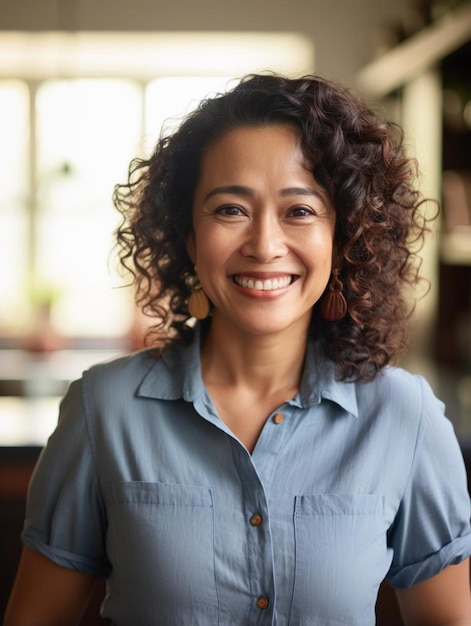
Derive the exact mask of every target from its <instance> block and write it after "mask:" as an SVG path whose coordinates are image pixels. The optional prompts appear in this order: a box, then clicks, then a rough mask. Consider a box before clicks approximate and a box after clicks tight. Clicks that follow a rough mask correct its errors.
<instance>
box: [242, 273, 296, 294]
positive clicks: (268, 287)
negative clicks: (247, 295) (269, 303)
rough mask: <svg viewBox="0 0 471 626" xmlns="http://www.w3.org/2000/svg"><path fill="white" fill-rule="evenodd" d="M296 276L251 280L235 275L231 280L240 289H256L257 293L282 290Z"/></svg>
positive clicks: (250, 278)
mask: <svg viewBox="0 0 471 626" xmlns="http://www.w3.org/2000/svg"><path fill="white" fill-rule="evenodd" d="M296 278H297V277H296V276H295V275H294V274H289V275H287V276H279V277H277V278H266V279H263V280H262V279H260V278H252V277H248V276H241V275H239V274H235V275H234V276H233V277H232V280H233V281H234V282H235V284H236V285H239V286H240V287H245V288H247V289H257V290H258V291H273V290H274V289H283V288H284V287H288V286H289V285H291V283H293V282H294V281H295V280H296Z"/></svg>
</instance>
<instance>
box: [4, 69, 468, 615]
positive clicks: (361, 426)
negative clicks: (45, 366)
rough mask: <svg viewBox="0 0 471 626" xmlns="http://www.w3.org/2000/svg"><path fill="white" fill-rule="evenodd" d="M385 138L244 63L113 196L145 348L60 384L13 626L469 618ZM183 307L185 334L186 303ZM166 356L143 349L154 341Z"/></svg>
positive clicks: (408, 204)
mask: <svg viewBox="0 0 471 626" xmlns="http://www.w3.org/2000/svg"><path fill="white" fill-rule="evenodd" d="M413 182H414V164H413V162H412V161H411V160H409V159H408V158H406V157H405V156H404V154H403V151H402V147H401V135H400V133H399V132H398V130H397V129H396V128H395V127H393V126H392V125H390V124H388V123H386V122H383V121H381V120H380V119H379V118H378V117H377V116H376V115H375V114H374V113H373V112H372V111H371V110H369V109H368V108H366V107H365V106H364V105H363V104H362V103H361V101H360V100H359V99H357V97H355V96H354V95H352V94H351V93H350V92H349V91H347V90H344V89H342V88H340V87H338V86H336V85H333V84H331V83H329V82H328V81H324V80H322V79H320V78H317V77H305V78H301V79H286V78H283V77H278V76H257V75H255V76H250V77H247V78H246V79H244V80H243V81H242V82H241V83H240V84H239V85H238V86H237V87H235V89H234V90H233V91H231V92H230V93H228V94H226V95H222V96H219V97H216V98H214V99H211V100H208V101H206V102H204V103H203V104H202V105H201V106H200V108H199V109H198V110H197V111H196V112H195V113H192V114H191V115H190V116H189V117H188V118H187V120H186V121H185V122H184V123H183V124H182V126H181V127H180V129H179V130H177V131H176V132H175V133H174V134H173V135H172V136H170V137H167V138H163V139H161V141H160V142H159V144H158V145H157V148H156V151H155V153H154V154H153V155H152V157H151V158H150V159H149V160H148V161H141V162H137V163H136V164H135V166H134V168H133V170H132V172H131V176H130V180H129V184H128V185H126V186H123V187H120V188H118V189H117V192H116V204H117V206H118V208H119V209H120V210H121V212H122V213H123V216H124V221H123V224H122V226H121V227H120V229H119V230H118V240H119V242H120V245H121V260H122V262H123V264H124V265H125V266H130V267H132V271H133V273H134V277H135V283H136V286H137V293H138V302H139V303H140V304H141V306H142V307H143V309H144V311H146V312H147V313H151V314H153V315H154V316H155V317H156V318H157V323H156V327H155V331H156V333H157V334H156V337H157V338H156V340H155V342H154V349H153V350H150V351H142V352H140V353H137V354H135V355H131V356H128V357H125V358H122V359H119V360H117V361H114V362H111V363H108V364H104V365H103V364H102V365H98V366H96V367H94V368H92V369H91V370H90V371H89V372H86V373H85V374H84V377H83V378H82V380H81V381H78V382H75V383H73V384H72V385H71V387H70V390H69V392H68V393H67V395H66V397H65V399H64V400H63V403H62V406H61V418H60V423H59V426H58V428H57V430H56V432H55V434H54V435H53V436H52V437H51V439H50V441H49V443H48V446H47V448H46V450H45V452H44V453H43V455H42V458H41V461H40V463H39V466H38V468H37V470H36V473H35V476H34V478H33V481H32V485H31V490H30V494H29V501H28V510H27V516H26V523H25V529H24V532H23V541H24V544H25V548H24V553H23V557H22V561H21V564H20V568H19V573H18V576H17V581H16V583H15V586H14V589H13V592H12V597H11V600H10V605H9V609H8V610H7V617H6V621H5V626H15V625H20V624H28V626H34V625H36V624H38V625H39V624H45V623H47V624H70V623H75V621H76V620H77V619H78V616H79V615H80V613H81V611H82V610H83V607H84V604H85V603H86V599H87V597H88V594H89V591H90V588H91V585H92V583H93V580H94V579H95V577H97V576H99V577H106V578H107V579H108V593H107V597H106V599H105V601H104V605H103V608H102V612H103V615H104V616H105V617H107V618H109V619H110V620H111V621H112V622H113V623H115V624H118V625H122V624H126V625H132V626H138V625H141V624H142V625H144V624H145V625H151V624H152V625H160V624H162V625H168V626H170V625H171V626H175V625H177V624H178V625H180V624H182V625H186V624H191V625H192V626H194V625H202V626H210V625H213V624H221V625H224V626H229V625H240V626H242V625H244V626H246V625H252V624H276V625H278V626H286V625H288V624H289V625H296V626H298V625H309V626H313V625H314V626H315V625H322V626H324V625H334V624H335V625H339V624H348V625H349V626H355V625H358V626H367V625H370V624H374V622H375V616H374V607H375V601H376V596H377V592H378V587H379V585H380V583H381V582H382V581H383V580H384V579H387V580H388V581H389V582H390V583H391V584H392V585H393V586H395V587H396V588H397V596H398V599H399V604H400V607H401V610H402V612H403V615H404V620H405V622H406V624H421V625H437V624H447V625H451V624H453V625H454V626H458V625H460V626H464V625H465V624H468V625H469V624H471V602H470V595H469V577H468V561H467V558H468V556H469V554H470V553H471V534H470V526H469V518H470V508H469V497H468V494H467V491H466V476H465V471H464V467H463V462H462V459H461V455H460V451H459V447H458V444H457V442H456V439H455V437H454V434H453V432H452V428H451V425H450V423H449V422H448V421H447V420H446V419H445V418H444V417H443V407H442V405H441V403H440V402H439V401H438V400H436V399H435V398H434V396H433V395H432V392H431V390H430V388H429V387H428V385H427V384H426V383H425V381H424V380H422V379H421V378H420V377H416V376H412V375H409V374H407V373H406V372H404V371H403V370H401V369H399V368H394V367H390V364H391V363H393V362H394V361H395V360H397V358H398V356H399V355H400V354H401V353H402V352H403V350H404V348H405V346H406V336H405V326H406V320H407V317H408V315H409V313H410V311H409V307H408V304H407V303H408V302H409V298H408V294H406V293H405V292H404V288H405V287H414V286H416V285H417V283H418V281H419V277H418V274H417V269H416V268H417V264H416V256H415V253H414V251H413V250H412V249H411V247H410V246H411V241H414V242H416V243H417V242H421V241H422V238H423V236H424V233H425V230H426V225H425V223H424V220H423V218H422V217H421V213H420V205H421V202H422V200H421V198H420V196H419V195H418V193H417V192H415V191H414V190H413ZM195 317H196V318H199V321H198V322H197V323H196V325H193V324H190V323H189V322H190V321H191V318H195ZM156 346H157V347H156Z"/></svg>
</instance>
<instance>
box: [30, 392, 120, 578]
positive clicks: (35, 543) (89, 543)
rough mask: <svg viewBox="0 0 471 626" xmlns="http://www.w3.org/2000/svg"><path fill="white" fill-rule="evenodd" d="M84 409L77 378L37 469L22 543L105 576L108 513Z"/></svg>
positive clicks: (71, 566) (76, 567)
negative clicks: (97, 473) (98, 478)
mask: <svg viewBox="0 0 471 626" xmlns="http://www.w3.org/2000/svg"><path fill="white" fill-rule="evenodd" d="M84 411H85V408H84V402H83V397H82V382H81V381H77V382H74V383H72V385H71V386H70V388H69V390H68V392H67V394H66V395H65V397H64V399H63V400H62V402H61V407H60V416H59V422H58V425H57V428H56V430H55V431H54V433H53V434H52V435H51V437H50V439H49V441H48V444H47V447H46V448H45V449H44V450H43V451H42V453H41V455H40V458H39V460H38V463H37V466H36V468H35V471H34V473H33V476H32V479H31V483H30V486H29V493H28V502H27V507H26V518H25V524H24V528H23V533H22V541H23V543H24V544H25V545H26V546H28V547H30V548H32V549H34V550H36V551H38V552H41V553H42V554H44V555H45V556H46V557H48V558H49V559H51V560H52V561H54V562H55V563H57V564H59V565H62V566H64V567H67V568H69V569H72V570H75V571H79V572H82V573H87V574H93V575H95V576H100V577H104V576H106V575H107V570H108V563H107V558H106V552H105V539H104V537H105V532H106V513H105V508H104V505H103V499H102V495H101V490H100V486H99V484H98V480H97V475H96V471H95V463H94V455H93V451H92V448H91V445H90V439H89V436H88V432H87V426H86V421H85V414H84Z"/></svg>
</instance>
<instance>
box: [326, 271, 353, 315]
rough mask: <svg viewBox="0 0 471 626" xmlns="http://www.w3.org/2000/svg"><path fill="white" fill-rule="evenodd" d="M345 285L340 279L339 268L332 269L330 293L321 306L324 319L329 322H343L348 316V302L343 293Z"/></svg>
mask: <svg viewBox="0 0 471 626" xmlns="http://www.w3.org/2000/svg"><path fill="white" fill-rule="evenodd" d="M342 289H343V283H342V281H341V280H340V279H339V270H338V268H334V269H332V278H331V281H330V283H329V291H328V292H327V293H326V295H325V296H324V299H323V300H322V304H321V313H322V317H323V318H324V319H325V320H326V321H327V322H336V321H338V320H341V319H343V318H344V317H345V315H346V314H347V301H346V300H345V297H344V295H343V293H342Z"/></svg>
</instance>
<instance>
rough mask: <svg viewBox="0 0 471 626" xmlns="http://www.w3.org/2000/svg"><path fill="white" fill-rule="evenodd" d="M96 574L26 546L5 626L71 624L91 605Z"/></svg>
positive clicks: (68, 625) (64, 625)
mask: <svg viewBox="0 0 471 626" xmlns="http://www.w3.org/2000/svg"><path fill="white" fill-rule="evenodd" d="M94 581H95V577H94V576H91V575H87V574H81V573H79V572H74V571H72V570H69V569H66V568H65V567H62V566H60V565H57V564H56V563H53V561H51V560H50V559H48V558H46V557H45V556H43V555H42V554H40V553H39V552H35V551H34V550H31V549H29V548H26V547H25V548H23V553H22V556H21V560H20V565H19V568H18V573H17V575H16V580H15V583H14V585H13V589H12V593H11V596H10V600H9V602H8V606H7V610H6V613H5V618H4V622H3V626H46V625H47V626H71V625H72V624H77V623H78V621H79V619H80V617H81V615H82V613H83V612H84V610H85V608H86V607H87V603H88V600H89V598H90V595H91V592H92V587H93V583H94Z"/></svg>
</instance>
